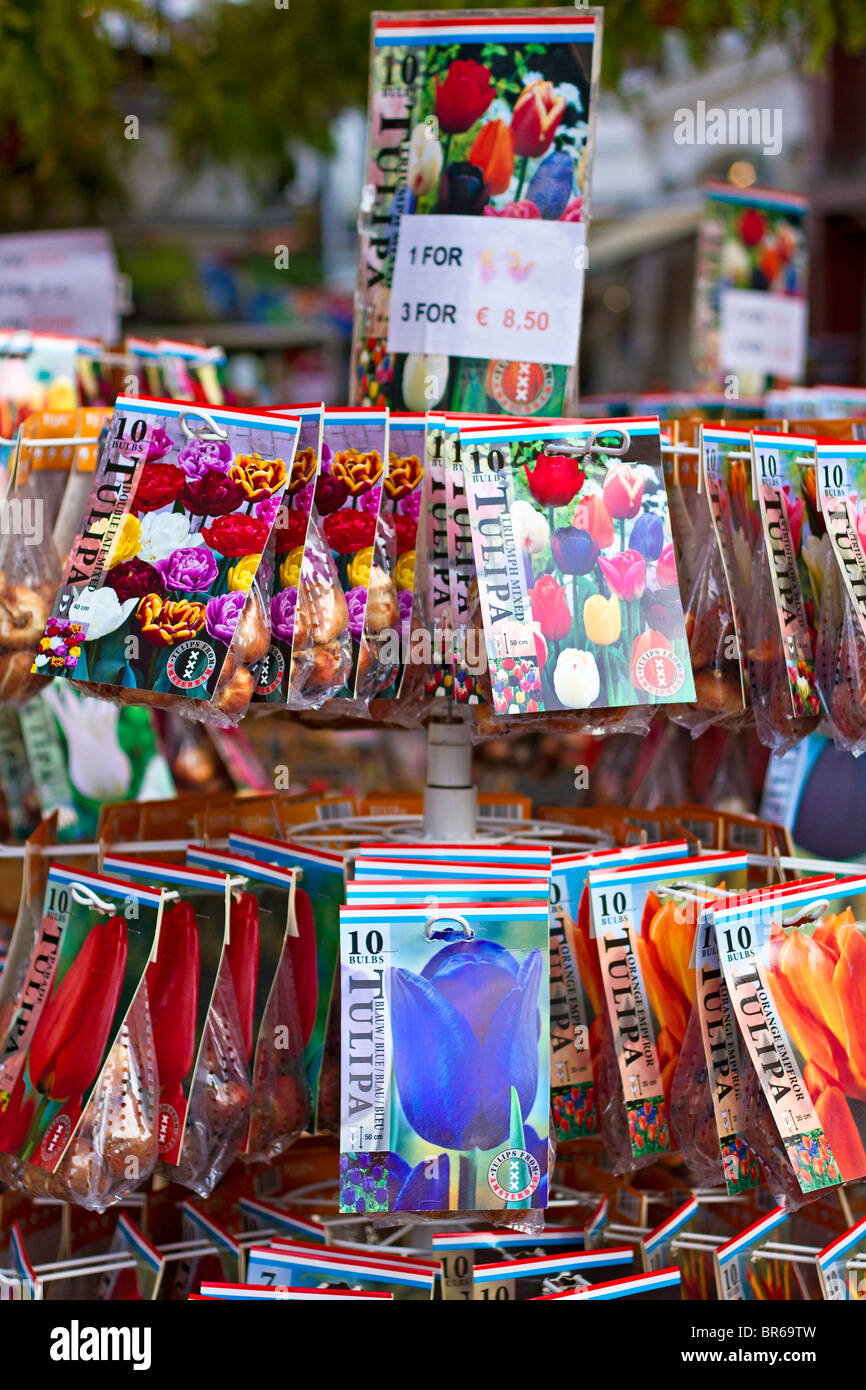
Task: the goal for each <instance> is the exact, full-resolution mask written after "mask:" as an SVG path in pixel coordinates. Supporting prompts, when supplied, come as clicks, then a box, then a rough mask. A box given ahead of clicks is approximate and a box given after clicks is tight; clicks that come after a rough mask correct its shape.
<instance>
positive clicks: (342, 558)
mask: <svg viewBox="0 0 866 1390" xmlns="http://www.w3.org/2000/svg"><path fill="white" fill-rule="evenodd" d="M387 458H388V412H387V410H358V409H353V408H351V407H337V408H331V407H328V408H327V409H326V410H325V414H324V420H323V426H322V456H321V461H320V464H319V475H318V478H317V480H316V489H315V499H314V501H315V510H316V515H317V517H318V518H319V520H320V522H321V530H322V534H323V536H324V542H325V545H326V547H327V549H328V551H329V553H330V558H331V560H332V561H333V564H334V566H335V567H336V571H337V587H336V593H335V594H334V595H333V596H332V597H331V598H330V599H328V600H327V601H325V600H322V601H321V602H320V603H319V607H320V609H321V610H322V611H321V612H320V615H319V616H320V620H321V619H325V618H327V619H328V625H327V631H326V632H323V633H322V634H321V635H320V637H319V638H317V642H318V643H319V645H322V646H325V647H328V644H329V643H334V642H336V641H338V639H339V637H340V636H341V634H342V632H344V631H345V629H346V628H348V631H349V636H350V639H351V645H350V651H349V655H350V666H349V669H348V671H346V670H344V669H343V668H342V667H341V668H340V675H341V676H342V679H343V685H342V686H341V687H338V688H337V689H336V690H335V691H334V694H333V695H332V696H331V698H346V699H351V698H352V696H353V695H354V690H355V678H356V675H357V672H358V663H359V659H360V653H361V640H362V638H363V635H364V622H365V617H366V611H367V601H368V592H369V582H370V577H371V571H372V569H373V562H374V556H373V548H374V544H375V541H376V528H377V523H378V519H379V507H380V503H381V501H382V487H383V477H384V473H385V462H386V460H387ZM316 568H317V561H316V554H315V552H311V551H310V546H309V540H308V545H307V550H306V551H305V553H304V558H303V560H302V562H301V578H300V584H301V585H302V586H303V585H305V584H307V583H308V582H309V581H310V579H313V580H314V579H315V574H316ZM315 602H316V599H315V597H314V598H313V603H314V604H315ZM394 606H395V607H396V599H395V600H394ZM346 614H348V618H347V620H346Z"/></svg>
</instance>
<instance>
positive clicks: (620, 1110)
mask: <svg viewBox="0 0 866 1390" xmlns="http://www.w3.org/2000/svg"><path fill="white" fill-rule="evenodd" d="M747 872H748V857H747V855H745V854H706V855H701V856H699V857H697V858H694V859H680V860H678V861H677V860H674V861H672V862H668V863H656V864H649V865H646V866H637V865H634V864H631V865H627V866H626V867H625V868H619V869H615V868H614V869H594V870H592V871H591V872H590V874H589V879H588V882H589V893H590V903H591V907H592V923H593V929H594V934H595V937H596V946H597V948H598V957H599V963H600V965H601V977H602V981H603V984H604V996H605V1007H606V1014H607V1019H608V1024H609V1031H608V1033H607V1037H606V1040H605V1042H606V1049H607V1056H608V1059H610V1060H613V1058H612V1056H611V1048H612V1049H613V1053H614V1054H615V1072H616V1073H618V1076H616V1079H614V1074H611V1072H612V1069H611V1070H609V1071H608V1074H607V1084H605V1075H606V1067H605V1056H604V1053H603V1054H602V1058H601V1062H600V1072H601V1092H602V1094H601V1098H600V1104H601V1121H602V1132H603V1134H604V1136H605V1142H606V1144H607V1147H608V1148H609V1149H610V1151H611V1152H612V1153H613V1154H614V1155H615V1156H616V1164H617V1166H616V1167H615V1168H614V1171H615V1172H616V1171H623V1172H626V1171H629V1170H630V1169H632V1168H635V1167H642V1166H643V1165H644V1164H646V1163H652V1162H654V1161H655V1159H656V1157H657V1155H658V1154H660V1153H669V1152H673V1151H674V1150H676V1148H677V1139H676V1136H675V1135H672V1133H671V1127H670V1113H671V1087H672V1082H673V1076H674V1071H675V1069H676V1065H677V1062H678V1060H679V1057H680V1052H681V1050H682V1045H683V1040H684V1038H685V1035H686V1028H687V1026H688V1022H689V1018H690V1015H691V1012H692V1009H693V1008H694V1004H695V971H694V966H693V956H694V940H695V930H696V928H697V923H698V919H699V917H700V914H701V911H702V910H703V908H704V907H705V906H706V905H707V904H708V903H709V902H711V901H712V900H713V898H714V897H715V896H716V895H717V894H718V893H720V892H723V891H725V890H726V889H728V890H730V889H731V888H736V887H738V886H742V887H743V888H745V886H746V876H747Z"/></svg>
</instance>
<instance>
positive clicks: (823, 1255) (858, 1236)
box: [818, 1216, 866, 1269]
mask: <svg viewBox="0 0 866 1390" xmlns="http://www.w3.org/2000/svg"><path fill="white" fill-rule="evenodd" d="M864 1238H866V1216H864V1217H862V1219H861V1220H860V1221H858V1222H857V1224H856V1226H851V1227H850V1228H849V1229H848V1230H847V1231H843V1232H842V1234H841V1236H837V1237H836V1239H835V1240H832V1241H831V1242H830V1244H829V1245H825V1247H824V1249H823V1250H821V1251H820V1252H819V1254H818V1264H819V1265H820V1266H821V1268H822V1269H826V1268H827V1266H828V1265H831V1264H833V1262H834V1261H835V1260H838V1259H839V1258H840V1256H842V1255H845V1254H847V1252H848V1251H849V1250H850V1249H851V1246H852V1245H856V1244H857V1242H858V1241H860V1240H863V1239H864Z"/></svg>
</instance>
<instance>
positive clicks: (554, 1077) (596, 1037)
mask: <svg viewBox="0 0 866 1390" xmlns="http://www.w3.org/2000/svg"><path fill="white" fill-rule="evenodd" d="M687 854H688V844H687V842H686V841H685V840H680V841H679V842H677V841H673V840H671V841H668V842H667V843H665V844H656V845H632V846H629V847H628V848H625V849H607V850H598V851H596V852H595V853H587V852H586V851H582V852H581V853H578V854H555V855H554V856H553V863H552V865H551V871H550V1047H551V1055H550V1070H551V1091H550V1104H551V1111H552V1116H553V1126H554V1137H555V1139H556V1140H557V1142H558V1143H564V1142H565V1141H566V1140H569V1139H583V1138H585V1137H586V1136H587V1135H591V1134H597V1133H598V1131H599V1123H598V1067H599V1055H600V1047H601V1036H602V1028H603V1025H604V985H603V981H602V975H601V965H600V962H599V958H598V951H597V949H596V946H595V943H594V942H593V941H592V939H591V932H590V905H589V888H588V884H587V879H588V876H589V871H590V869H595V868H599V867H600V866H604V865H605V864H611V863H616V864H617V865H621V864H626V863H633V862H638V863H641V864H646V863H649V862H651V861H653V860H659V859H663V860H669V859H673V858H682V857H685V856H686V855H687Z"/></svg>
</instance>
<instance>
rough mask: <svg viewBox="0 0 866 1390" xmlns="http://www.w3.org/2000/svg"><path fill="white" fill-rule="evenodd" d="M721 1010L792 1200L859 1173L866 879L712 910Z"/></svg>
mask: <svg viewBox="0 0 866 1390" xmlns="http://www.w3.org/2000/svg"><path fill="white" fill-rule="evenodd" d="M713 916H714V919H715V928H716V941H717V944H718V950H719V960H720V963H721V967H722V971H723V973H724V977H725V982H726V984H727V987H728V993H729V995H730V1000H731V1007H732V1010H733V1013H734V1016H735V1018H736V1020H737V1024H738V1026H739V1029H740V1033H741V1035H742V1037H743V1040H744V1043H745V1046H746V1049H747V1051H748V1054H749V1058H750V1060H751V1063H752V1065H753V1067H754V1068H755V1071H756V1073H757V1076H758V1078H759V1080H760V1083H761V1089H762V1090H763V1093H764V1096H765V1097H766V1100H767V1104H768V1105H769V1107H770V1112H771V1114H772V1118H773V1121H774V1122H775V1125H776V1128H777V1130H778V1133H779V1136H780V1139H781V1142H782V1144H783V1146H784V1148H785V1151H786V1153H787V1156H788V1159H789V1161H790V1163H791V1165H792V1167H793V1169H794V1173H795V1174H796V1177H797V1181H798V1184H799V1187H800V1190H801V1191H802V1192H814V1191H816V1190H818V1189H819V1188H822V1187H830V1186H834V1185H836V1184H838V1183H844V1182H854V1181H856V1180H858V1179H862V1178H863V1177H864V1176H866V1148H864V1138H866V1046H864V1045H863V1043H862V1041H861V1039H862V1038H863V1026H862V1018H863V994H864V989H866V939H864V934H863V923H864V922H866V878H862V877H861V878H858V877H851V878H847V879H842V880H840V881H838V882H836V883H833V884H829V885H823V886H819V887H815V886H808V885H805V886H801V887H800V891H798V892H794V893H791V894H788V895H786V896H784V897H781V898H777V899H773V900H771V901H769V902H763V901H761V900H758V901H757V902H754V903H749V902H746V903H743V904H739V905H734V906H720V907H718V908H717V909H715V910H714V913H713Z"/></svg>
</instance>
